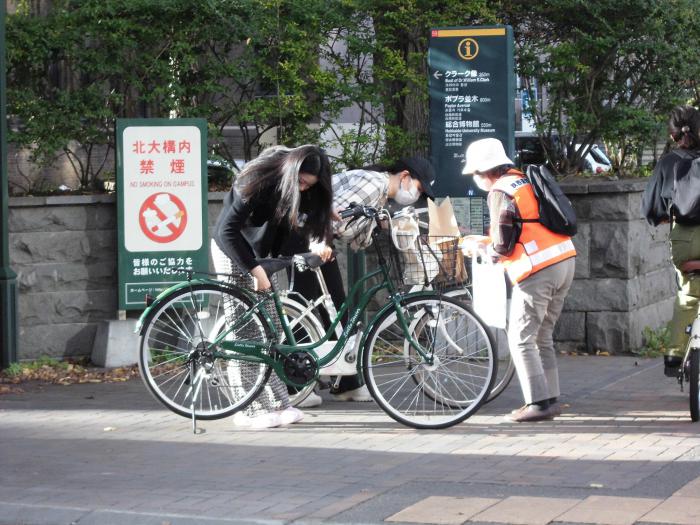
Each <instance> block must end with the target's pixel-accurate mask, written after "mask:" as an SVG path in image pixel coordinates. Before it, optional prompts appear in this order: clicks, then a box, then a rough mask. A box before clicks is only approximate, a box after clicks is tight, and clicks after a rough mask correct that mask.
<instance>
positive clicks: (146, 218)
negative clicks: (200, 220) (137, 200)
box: [139, 193, 187, 243]
mask: <svg viewBox="0 0 700 525" xmlns="http://www.w3.org/2000/svg"><path fill="white" fill-rule="evenodd" d="M139 224H140V225H141V230H142V231H143V233H144V234H145V235H146V237H148V238H149V239H151V240H152V241H155V242H158V243H168V242H172V241H174V240H175V239H177V238H178V237H180V235H182V232H183V231H185V226H186V225H187V210H186V209H185V205H184V204H183V202H182V201H181V200H180V199H179V198H178V197H176V196H175V195H173V194H172V193H156V194H154V195H151V196H149V197H148V198H147V199H146V200H145V201H143V204H142V205H141V209H140V210H139Z"/></svg>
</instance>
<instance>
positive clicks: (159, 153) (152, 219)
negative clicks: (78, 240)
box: [117, 119, 209, 310]
mask: <svg viewBox="0 0 700 525" xmlns="http://www.w3.org/2000/svg"><path fill="white" fill-rule="evenodd" d="M206 152H207V126H206V121H205V120H203V119H119V120H117V200H118V243H119V250H118V258H119V260H118V268H119V309H120V310H137V309H143V308H144V307H145V304H144V297H145V295H146V294H150V295H153V296H155V295H158V294H159V293H160V292H161V291H163V290H164V289H165V288H167V287H168V286H170V285H171V284H172V283H173V282H178V281H181V280H183V279H184V278H185V274H183V273H182V272H181V270H198V271H207V270H208V268H209V256H208V253H209V252H208V243H207V242H206V241H207V239H208V234H207V221H206V218H207V191H208V188H207V169H206Z"/></svg>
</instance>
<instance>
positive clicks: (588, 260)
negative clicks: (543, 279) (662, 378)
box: [554, 179, 676, 353]
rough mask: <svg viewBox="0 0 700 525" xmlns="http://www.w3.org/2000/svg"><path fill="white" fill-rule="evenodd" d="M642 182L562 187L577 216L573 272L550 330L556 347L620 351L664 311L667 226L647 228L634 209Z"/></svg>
mask: <svg viewBox="0 0 700 525" xmlns="http://www.w3.org/2000/svg"><path fill="white" fill-rule="evenodd" d="M645 186H646V180H622V181H596V180H595V179H590V180H585V179H577V180H575V181H572V182H565V183H563V184H562V187H563V189H564V191H565V192H566V193H567V195H568V196H569V198H570V199H571V202H572V204H573V205H574V208H575V209H576V213H577V216H578V220H579V233H578V234H577V235H576V236H575V237H574V244H575V245H576V250H577V251H578V257H577V260H576V276H575V280H574V283H573V285H572V287H571V291H570V293H569V296H568V298H567V300H566V303H565V305H564V312H563V313H562V316H561V319H560V321H559V324H558V326H557V329H556V331H555V334H554V335H555V339H556V340H557V342H558V346H559V348H560V349H570V350H584V351H587V352H589V353H593V352H597V351H606V352H610V353H620V352H627V351H629V350H633V349H637V348H639V347H641V346H642V345H643V341H642V331H643V329H644V327H646V326H649V327H651V328H654V329H656V328H658V327H659V326H662V325H663V324H665V323H666V322H667V321H668V320H669V319H670V318H671V314H672V308H673V297H674V295H675V289H676V284H675V274H674V272H673V268H672V266H671V263H670V252H669V248H668V233H669V227H668V225H665V226H661V227H658V228H652V227H650V226H649V225H648V224H647V223H646V221H645V220H644V219H643V218H642V217H641V213H640V206H641V198H642V192H643V191H644V188H645Z"/></svg>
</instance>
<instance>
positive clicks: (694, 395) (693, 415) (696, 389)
mask: <svg viewBox="0 0 700 525" xmlns="http://www.w3.org/2000/svg"><path fill="white" fill-rule="evenodd" d="M698 381H700V349H698V348H691V349H690V357H689V359H688V393H689V395H690V419H691V421H693V422H697V421H698V420H700V397H699V396H700V384H699V383H698Z"/></svg>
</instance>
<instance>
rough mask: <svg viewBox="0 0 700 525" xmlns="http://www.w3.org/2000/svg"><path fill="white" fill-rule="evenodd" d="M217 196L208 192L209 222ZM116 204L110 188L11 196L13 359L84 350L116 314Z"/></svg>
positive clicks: (73, 354) (219, 197) (216, 206)
mask: <svg viewBox="0 0 700 525" xmlns="http://www.w3.org/2000/svg"><path fill="white" fill-rule="evenodd" d="M222 198H223V194H222V193H212V194H210V204H209V222H210V224H211V223H212V222H213V221H214V220H215V219H216V217H217V215H218V213H219V210H220V208H221V200H222ZM115 204H116V198H115V196H114V195H90V196H70V197H68V196H67V197H15V198H11V199H10V213H9V232H10V235H9V243H10V265H11V268H12V269H13V270H14V271H15V272H16V273H17V283H18V289H19V350H18V356H19V358H20V359H34V358H37V357H40V356H42V355H50V356H53V357H80V356H87V355H90V353H91V352H92V346H93V340H94V338H95V333H96V331H97V326H98V324H99V323H100V322H101V321H104V320H109V319H116V318H117V308H118V298H117V233H116V227H117V217H116V205H115ZM130 315H137V314H135V313H130Z"/></svg>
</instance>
